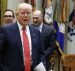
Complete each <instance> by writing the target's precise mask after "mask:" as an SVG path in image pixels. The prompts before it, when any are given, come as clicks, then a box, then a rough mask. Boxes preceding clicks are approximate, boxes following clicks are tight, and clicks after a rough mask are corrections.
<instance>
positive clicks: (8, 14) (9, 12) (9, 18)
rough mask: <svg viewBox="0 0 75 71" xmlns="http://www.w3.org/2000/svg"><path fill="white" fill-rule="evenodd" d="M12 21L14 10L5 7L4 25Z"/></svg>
mask: <svg viewBox="0 0 75 71" xmlns="http://www.w3.org/2000/svg"><path fill="white" fill-rule="evenodd" d="M13 21H14V12H13V11H12V10H11V9H6V10H5V12H4V25H7V24H10V23H13Z"/></svg>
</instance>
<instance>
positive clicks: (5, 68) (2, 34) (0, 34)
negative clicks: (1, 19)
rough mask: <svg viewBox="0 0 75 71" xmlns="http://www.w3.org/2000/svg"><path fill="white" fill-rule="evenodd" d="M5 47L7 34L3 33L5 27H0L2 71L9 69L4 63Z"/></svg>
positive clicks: (0, 63) (0, 61)
mask: <svg viewBox="0 0 75 71" xmlns="http://www.w3.org/2000/svg"><path fill="white" fill-rule="evenodd" d="M4 45H5V34H4V32H3V27H0V71H7V70H8V67H6V66H5V65H3V63H2V54H3V49H4Z"/></svg>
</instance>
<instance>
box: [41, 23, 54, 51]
mask: <svg viewBox="0 0 75 71" xmlns="http://www.w3.org/2000/svg"><path fill="white" fill-rule="evenodd" d="M41 35H42V39H43V43H44V50H47V49H48V48H51V49H53V50H54V48H55V33H54V29H53V26H49V25H47V24H43V26H42V32H41Z"/></svg>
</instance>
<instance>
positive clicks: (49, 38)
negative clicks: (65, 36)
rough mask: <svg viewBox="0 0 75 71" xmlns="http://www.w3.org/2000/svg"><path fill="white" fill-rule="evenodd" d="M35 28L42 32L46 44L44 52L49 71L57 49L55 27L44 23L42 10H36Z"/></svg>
mask: <svg viewBox="0 0 75 71" xmlns="http://www.w3.org/2000/svg"><path fill="white" fill-rule="evenodd" d="M32 18H33V24H32V25H33V26H35V27H36V28H37V29H38V30H39V31H40V32H41V36H42V41H43V44H44V51H45V55H46V70H47V71H48V70H49V69H50V67H51V63H50V59H51V57H50V56H52V55H53V54H54V48H55V34H54V29H53V26H49V25H47V24H45V23H43V15H42V12H41V11H40V10H36V11H34V12H33V15H32Z"/></svg>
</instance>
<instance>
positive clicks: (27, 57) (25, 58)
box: [23, 28, 31, 71]
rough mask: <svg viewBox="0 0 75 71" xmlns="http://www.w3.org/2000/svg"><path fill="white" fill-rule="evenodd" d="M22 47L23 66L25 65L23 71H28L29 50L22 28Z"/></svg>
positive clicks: (29, 65)
mask: <svg viewBox="0 0 75 71" xmlns="http://www.w3.org/2000/svg"><path fill="white" fill-rule="evenodd" d="M23 47H24V65H25V70H24V71H30V69H31V62H30V48H29V42H28V37H27V34H26V29H25V28H23Z"/></svg>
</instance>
